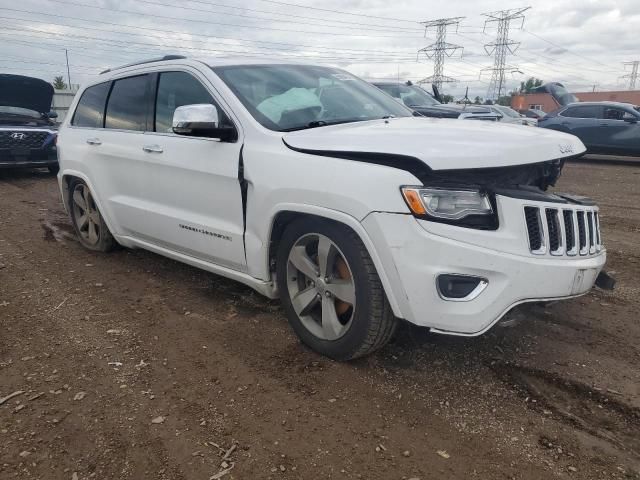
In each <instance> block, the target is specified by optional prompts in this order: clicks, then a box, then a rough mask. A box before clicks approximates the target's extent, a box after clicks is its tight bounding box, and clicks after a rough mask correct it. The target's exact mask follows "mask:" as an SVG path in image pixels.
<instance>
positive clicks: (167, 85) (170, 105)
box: [155, 72, 230, 133]
mask: <svg viewBox="0 0 640 480" xmlns="http://www.w3.org/2000/svg"><path fill="white" fill-rule="evenodd" d="M200 103H209V104H211V105H214V106H215V107H216V108H217V110H218V118H219V119H220V124H221V125H223V126H225V125H230V121H229V120H228V119H227V117H226V116H225V114H224V112H222V110H221V109H220V108H219V107H218V105H216V103H215V101H214V100H213V97H212V96H211V94H210V93H209V92H208V91H207V89H206V88H205V87H204V86H203V85H202V84H201V83H200V82H199V81H198V80H196V79H195V78H194V77H193V76H192V75H191V74H189V73H186V72H163V73H161V74H160V78H159V79H158V93H157V95H156V114H155V131H156V132H163V133H167V132H172V131H173V130H172V126H173V112H175V110H176V108H178V107H182V106H183V105H196V104H200Z"/></svg>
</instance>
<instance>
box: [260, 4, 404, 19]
mask: <svg viewBox="0 0 640 480" xmlns="http://www.w3.org/2000/svg"><path fill="white" fill-rule="evenodd" d="M259 1H261V2H265V3H273V4H276V5H285V6H287V7H297V8H306V9H308V10H316V11H320V12H330V13H338V14H340V15H350V16H353V17H365V18H376V19H378V20H387V21H389V20H392V21H394V22H407V23H416V22H415V21H414V20H407V19H403V18H393V17H380V16H376V15H367V14H364V13H351V12H345V11H340V10H331V9H329V8H320V7H311V6H309V5H300V4H298V3H289V2H280V1H276V0H259Z"/></svg>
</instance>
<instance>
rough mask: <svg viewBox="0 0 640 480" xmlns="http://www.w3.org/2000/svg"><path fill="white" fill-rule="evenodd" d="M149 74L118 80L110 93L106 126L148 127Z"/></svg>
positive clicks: (138, 128) (124, 127)
mask: <svg viewBox="0 0 640 480" xmlns="http://www.w3.org/2000/svg"><path fill="white" fill-rule="evenodd" d="M148 83H149V82H148V76H147V75H138V76H136V77H129V78H122V79H120V80H116V81H115V82H114V84H113V88H112V89H111V94H110V95H109V101H108V103H107V113H106V119H105V127H106V128H114V129H119V130H135V131H144V130H146V129H147V98H148V97H147V95H148Z"/></svg>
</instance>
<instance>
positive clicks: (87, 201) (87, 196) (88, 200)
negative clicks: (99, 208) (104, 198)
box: [82, 187, 91, 210]
mask: <svg viewBox="0 0 640 480" xmlns="http://www.w3.org/2000/svg"><path fill="white" fill-rule="evenodd" d="M82 196H83V197H84V202H85V205H86V206H87V209H89V210H90V209H91V194H90V193H89V189H88V188H87V187H84V188H83V189H82Z"/></svg>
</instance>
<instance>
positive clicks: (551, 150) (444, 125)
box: [284, 117, 586, 170]
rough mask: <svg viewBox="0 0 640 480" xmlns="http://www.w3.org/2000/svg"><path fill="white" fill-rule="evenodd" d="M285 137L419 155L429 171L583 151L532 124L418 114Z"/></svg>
mask: <svg viewBox="0 0 640 480" xmlns="http://www.w3.org/2000/svg"><path fill="white" fill-rule="evenodd" d="M507 128H508V129H509V130H508V131H506V130H505V129H507ZM554 133H557V132H554ZM284 141H285V142H286V143H287V145H290V146H291V147H294V148H298V149H303V150H316V151H327V152H340V151H347V152H375V153H386V154H394V155H406V156H409V157H414V158H418V159H420V160H422V161H423V162H424V163H426V164H427V165H428V166H429V167H430V168H431V169H432V170H452V169H464V168H478V167H479V166H482V167H487V168H489V167H506V166H509V165H522V164H526V163H536V162H542V161H546V160H550V159H559V158H564V157H571V156H574V155H579V154H581V153H584V152H585V150H586V149H585V147H584V145H583V144H582V142H581V141H580V140H578V139H577V138H576V137H574V136H573V135H540V132H539V130H537V129H531V128H521V127H517V126H512V125H499V124H498V123H495V122H458V121H456V120H450V119H439V118H420V117H411V118H392V119H389V120H374V121H369V122H358V123H351V124H346V125H333V126H328V127H324V128H321V129H312V130H302V131H298V132H291V133H287V134H285V135H284ZM497 144H499V145H500V148H499V149H497V148H496V145H497Z"/></svg>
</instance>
